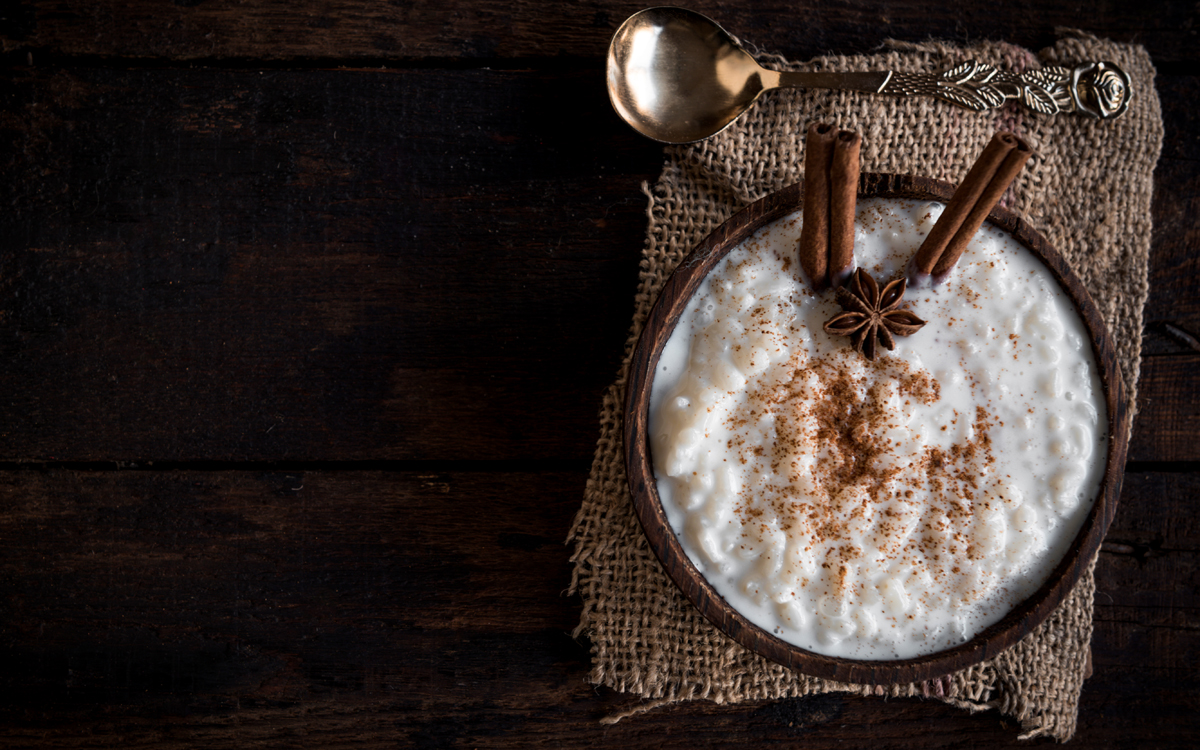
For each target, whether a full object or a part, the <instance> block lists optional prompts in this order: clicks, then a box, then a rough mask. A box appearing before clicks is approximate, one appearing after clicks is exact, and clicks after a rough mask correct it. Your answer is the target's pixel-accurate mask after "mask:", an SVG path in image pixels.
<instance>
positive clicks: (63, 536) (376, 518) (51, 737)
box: [0, 470, 1200, 748]
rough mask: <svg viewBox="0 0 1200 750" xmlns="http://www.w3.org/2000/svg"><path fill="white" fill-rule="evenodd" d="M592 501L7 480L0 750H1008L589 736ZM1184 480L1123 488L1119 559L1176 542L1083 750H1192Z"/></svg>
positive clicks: (732, 716) (1136, 576) (698, 726)
mask: <svg viewBox="0 0 1200 750" xmlns="http://www.w3.org/2000/svg"><path fill="white" fill-rule="evenodd" d="M583 480H584V477H583V475H582V474H581V473H577V472H562V473H529V472H510V473H503V472H495V473H494V472H437V473H422V472H344V471H343V472H319V471H307V472H297V473H286V472H233V471H229V472H194V471H193V472H185V471H178V472H176V471H168V472H163V471H107V472H86V471H83V472H81V471H50V472H37V471H12V470H9V471H5V472H0V496H3V497H4V498H5V504H4V508H3V513H2V514H0V541H3V544H2V545H0V580H2V582H3V589H4V591H5V598H4V600H3V604H2V605H0V606H3V611H4V617H3V619H0V654H2V655H3V660H2V662H0V663H3V665H4V666H3V667H2V668H0V698H2V700H0V743H3V744H5V746H15V745H27V746H31V747H55V746H58V747H64V746H74V745H76V744H79V743H87V744H89V745H90V746H122V747H178V746H184V745H187V744H189V743H190V744H193V745H194V744H195V743H203V744H204V745H205V746H206V747H231V746H234V745H237V744H239V743H241V745H242V746H245V745H246V744H247V743H250V742H254V741H262V742H285V741H289V738H294V739H295V741H297V742H303V743H305V744H307V745H309V746H312V745H315V744H328V745H331V746H347V747H349V746H354V747H375V746H383V745H384V744H385V743H389V742H390V743H396V742H399V743H400V744H407V745H413V746H422V745H424V746H458V745H462V746H476V745H478V746H496V747H528V746H531V745H536V744H538V743H541V744H546V745H556V744H557V745H579V744H583V743H595V742H596V741H600V742H602V743H603V744H605V745H611V746H623V747H624V746H629V747H652V746H661V747H680V748H682V747H695V746H709V745H715V744H722V743H727V744H729V745H730V746H734V745H741V746H745V745H751V746H758V745H762V744H766V743H770V742H784V741H795V740H796V739H798V738H801V737H802V738H803V741H804V742H805V744H806V746H811V747H816V748H825V747H833V746H835V745H839V743H841V746H845V744H846V743H849V744H854V743H855V742H860V743H861V742H865V741H868V740H873V741H882V742H885V743H886V744H888V746H894V747H900V748H910V747H911V748H917V747H956V746H961V743H962V742H963V738H964V737H967V738H970V739H971V741H972V742H974V743H975V744H978V745H982V746H988V747H993V746H1000V747H1007V746H1013V747H1015V746H1017V744H1018V743H1017V740H1016V734H1017V733H1018V732H1017V729H1016V728H1015V727H1014V726H1013V723H1012V722H1011V721H1010V720H1005V719H1002V718H1000V717H999V715H998V714H996V713H995V712H989V713H986V714H982V715H978V716H971V715H968V714H966V713H964V712H961V711H959V710H957V709H952V708H949V707H946V706H940V705H937V704H934V703H930V702H922V701H882V700H859V699H851V698H846V697H839V696H834V697H827V698H819V699H810V700H804V701H784V702H782V703H756V704H752V705H746V706H726V707H719V706H714V705H712V704H708V703H703V702H699V703H693V704H689V705H686V706H679V707H673V708H668V709H664V710H659V711H655V712H651V713H650V714H647V715H645V716H643V717H639V718H635V719H632V720H626V721H624V722H621V723H620V724H617V725H616V726H611V727H602V726H600V725H599V724H598V720H599V719H600V718H601V717H603V716H605V715H607V714H610V713H613V712H615V711H618V710H622V709H623V708H626V707H628V706H629V705H630V704H631V702H630V700H629V699H628V698H627V697H624V696H621V695H618V694H615V693H612V692H611V691H607V690H602V691H598V692H597V691H594V690H593V688H592V687H590V686H589V685H587V683H586V673H587V669H588V655H587V650H586V643H578V642H576V641H574V640H572V639H571V637H570V635H569V633H570V631H571V630H572V629H573V627H574V625H575V623H576V622H577V618H578V616H579V603H578V601H577V600H576V599H573V598H569V597H566V596H564V590H565V588H566V586H567V583H568V580H569V575H570V567H569V562H568V555H569V549H568V548H567V547H565V546H564V545H563V543H562V542H563V539H564V538H565V535H566V531H567V529H568V527H569V525H570V522H571V518H572V517H573V515H574V513H575V511H576V510H577V508H578V505H579V501H580V497H581V493H582V488H583ZM1198 481H1200V480H1198V479H1197V478H1196V477H1193V476H1190V475H1188V476H1179V475H1172V474H1135V475H1131V476H1130V478H1129V481H1128V482H1127V484H1126V492H1125V496H1124V497H1123V498H1122V504H1123V508H1122V512H1121V513H1119V514H1118V521H1117V523H1116V525H1115V526H1114V530H1113V533H1112V535H1111V537H1110V538H1111V539H1113V540H1116V542H1118V543H1129V542H1131V540H1132V541H1134V542H1136V540H1137V539H1141V538H1143V535H1145V534H1157V533H1162V534H1164V536H1163V540H1164V543H1163V544H1161V545H1160V546H1159V547H1158V548H1157V551H1156V552H1155V555H1157V557H1155V558H1152V559H1153V560H1156V561H1157V562H1154V563H1153V564H1150V565H1146V564H1144V563H1143V562H1139V561H1138V558H1137V557H1136V556H1131V555H1126V554H1123V553H1120V552H1118V553H1105V554H1103V555H1102V557H1101V564H1100V571H1099V576H1098V580H1099V591H1100V592H1101V593H1100V594H1098V595H1097V628H1096V638H1095V641H1094V648H1095V663H1096V675H1095V676H1094V677H1093V678H1092V679H1091V680H1090V681H1089V682H1088V684H1087V687H1086V688H1085V694H1084V701H1083V706H1082V712H1081V734H1080V736H1079V737H1078V738H1077V740H1076V742H1077V743H1078V746H1080V747H1109V746H1112V744H1121V743H1123V742H1129V743H1135V742H1136V741H1137V738H1139V737H1142V738H1144V737H1145V736H1147V735H1146V732H1147V731H1150V732H1151V736H1153V737H1154V738H1155V739H1156V741H1158V744H1156V746H1162V747H1170V746H1183V743H1184V742H1185V741H1186V740H1187V739H1188V738H1189V737H1190V736H1191V731H1192V728H1194V705H1193V697H1192V696H1194V684H1193V681H1194V676H1193V672H1194V669H1193V665H1194V663H1195V658H1196V657H1197V656H1198V654H1197V648H1198V646H1200V627H1197V623H1196V621H1195V617H1196V612H1197V609H1196V606H1195V603H1196V601H1197V598H1196V588H1195V587H1196V584H1197V579H1196V573H1197V563H1198V558H1200V548H1198V546H1197V541H1198V539H1197V535H1196V529H1197V528H1198V526H1200V510H1198V509H1197V508H1196V506H1195V504H1194V503H1192V502H1190V497H1191V496H1193V495H1194V492H1195V490H1196V489H1197V487H1196V485H1197V482H1198ZM1122 540H1124V541H1122ZM1139 565H1140V566H1142V567H1141V568H1140V569H1138V570H1135V569H1134V568H1135V567H1136V566H1139ZM1139 570H1140V572H1139ZM1147 591H1151V592H1153V591H1158V592H1162V593H1161V594H1157V595H1155V596H1158V597H1159V598H1158V599H1157V600H1148V599H1147V598H1146V594H1145V592H1147ZM1169 592H1174V594H1173V596H1174V599H1173V600H1168V599H1167V598H1164V597H1166V596H1168V594H1169Z"/></svg>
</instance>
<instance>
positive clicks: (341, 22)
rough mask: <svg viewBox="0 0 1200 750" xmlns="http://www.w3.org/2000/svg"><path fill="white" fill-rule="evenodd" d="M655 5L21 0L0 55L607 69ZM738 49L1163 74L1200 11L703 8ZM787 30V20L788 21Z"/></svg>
mask: <svg viewBox="0 0 1200 750" xmlns="http://www.w3.org/2000/svg"><path fill="white" fill-rule="evenodd" d="M644 7H647V6H646V4H645V3H639V2H588V3H569V4H568V3H538V2H533V1H532V0H507V1H506V0H477V1H475V2H469V1H467V0H449V1H446V2H430V1H429V0H419V1H418V2H389V3H377V2H368V1H367V0H329V1H327V2H321V3H308V4H307V5H301V6H299V7H297V5H296V3H289V2H284V0H245V1H243V2H238V3H229V2H219V1H218V0H175V1H174V2H173V3H171V4H167V3H162V2H155V0H91V1H90V2H89V1H88V0H65V1H64V0H21V2H19V3H18V5H17V8H16V9H15V10H13V11H10V12H8V13H7V14H5V17H4V19H3V21H2V22H0V24H2V25H0V44H3V49H5V50H10V51H18V52H23V51H34V53H35V55H39V54H42V53H48V54H50V55H69V56H80V55H86V56H92V55H96V56H101V57H123V58H134V59H136V58H166V59H171V60H194V59H228V58H250V59H256V60H288V59H295V58H320V59H337V60H347V61H353V60H359V59H364V58H365V59H370V60H373V61H374V60H394V61H399V62H405V61H411V60H421V59H427V58H435V59H436V58H449V59H467V60H470V59H494V58H500V59H515V60H521V59H523V58H531V57H533V58H537V57H559V56H565V57H576V58H578V57H584V58H592V59H596V58H600V57H602V56H603V55H604V52H605V50H606V48H607V44H608V40H609V38H610V37H611V36H612V33H613V32H614V31H615V30H616V28H617V26H618V25H620V23H621V22H622V21H623V20H625V18H627V17H628V16H630V15H631V14H633V13H635V12H637V11H638V10H641V9H642V8H644ZM688 7H689V8H691V9H693V10H697V11H700V12H702V13H705V14H706V15H709V16H710V17H712V18H714V19H715V20H716V21H717V22H719V23H721V24H722V25H724V26H725V27H726V28H727V29H729V31H731V32H732V33H733V34H734V35H736V36H738V37H739V38H742V39H745V40H747V41H748V42H751V43H753V44H755V45H757V46H758V47H760V48H762V49H768V50H773V51H778V52H781V53H785V54H787V55H790V56H793V57H799V58H807V57H812V56H815V55H818V54H824V53H826V52H827V51H829V50H838V51H840V52H846V53H855V52H868V51H872V50H874V49H876V48H878V47H879V45H880V44H882V43H883V42H884V41H885V40H887V39H904V40H909V41H924V40H925V39H928V38H931V37H932V38H941V39H949V40H951V41H957V42H968V41H972V42H973V41H977V40H979V39H1004V40H1007V41H1009V42H1012V43H1013V44H1017V45H1020V46H1023V47H1028V48H1031V49H1035V50H1036V49H1040V48H1042V47H1045V46H1048V45H1050V44H1052V43H1053V42H1054V39H1055V37H1054V29H1055V28H1056V27H1060V26H1066V27H1072V28H1084V29H1086V30H1088V31H1091V32H1093V33H1095V34H1097V35H1099V36H1102V37H1107V38H1110V39H1114V40H1118V41H1132V42H1137V43H1138V44H1142V45H1145V46H1146V48H1147V49H1148V50H1149V51H1150V53H1151V54H1152V55H1154V57H1155V60H1156V61H1158V62H1174V61H1178V60H1192V59H1194V56H1193V52H1192V48H1191V47H1190V46H1189V45H1190V44H1191V43H1192V41H1193V38H1192V37H1191V36H1190V33H1191V30H1193V29H1194V28H1195V26H1196V25H1198V24H1200V13H1198V12H1197V10H1196V9H1195V8H1194V7H1192V6H1189V5H1187V4H1184V3H1172V2H1164V1H1161V0H1160V1H1159V2H1146V3H1107V4H1102V5H1097V6H1090V7H1088V8H1087V9H1083V8H1080V7H1077V6H1072V5H1069V4H1066V3H1062V4H1053V5H1042V6H1039V7H1038V12H1037V13H1033V12H1030V10H1031V9H1030V7H1028V6H1025V5H1022V4H1011V3H993V4H991V5H987V6H979V7H978V8H964V9H960V12H953V13H952V12H948V9H947V8H946V6H945V4H944V3H940V2H935V1H934V0H902V1H899V2H892V3H889V4H888V5H887V6H886V7H885V6H881V5H879V4H878V3H876V2H871V1H870V0H843V1H842V2H838V3H836V4H828V3H816V2H807V3H802V4H796V3H787V2H780V1H779V0H772V1H770V2H762V3H754V4H753V6H752V7H739V6H738V5H737V4H731V3H728V2H722V1H721V0H695V2H691V3H689V4H688ZM785 19H787V20H785Z"/></svg>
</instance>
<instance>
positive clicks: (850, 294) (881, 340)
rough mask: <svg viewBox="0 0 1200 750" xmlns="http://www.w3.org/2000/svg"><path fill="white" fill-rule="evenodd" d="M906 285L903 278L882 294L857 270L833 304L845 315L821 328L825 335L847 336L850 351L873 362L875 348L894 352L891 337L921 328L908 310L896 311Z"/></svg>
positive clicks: (891, 284) (872, 282) (895, 281)
mask: <svg viewBox="0 0 1200 750" xmlns="http://www.w3.org/2000/svg"><path fill="white" fill-rule="evenodd" d="M907 288H908V282H907V281H905V280H904V279H903V278H900V279H896V280H894V281H890V282H888V284H887V286H885V287H884V288H883V291H882V292H880V291H879V284H877V283H875V279H873V278H871V274H869V273H867V272H866V271H864V270H862V269H861V268H860V269H858V270H857V271H855V272H854V276H852V277H851V279H850V283H849V284H847V285H846V286H843V287H841V288H839V289H838V290H837V301H838V304H839V305H841V306H842V309H843V310H845V311H846V312H844V313H840V314H838V315H835V316H834V317H833V318H831V319H830V320H829V322H828V323H826V324H825V332H826V333H830V334H834V335H836V336H849V337H850V341H851V343H853V344H854V348H855V349H857V350H858V351H859V352H861V353H862V354H863V356H865V357H866V358H867V359H870V360H874V359H875V351H876V348H877V347H876V344H877V343H878V344H882V345H883V347H884V348H885V349H888V350H892V349H895V348H896V339H895V338H894V336H910V335H912V334H914V333H916V332H917V331H919V330H920V329H921V326H923V325H925V321H923V320H921V319H920V318H918V317H917V316H916V315H915V314H914V313H913V312H912V311H911V310H901V309H898V308H899V305H900V300H901V299H902V298H903V297H904V291H905V290H906V289H907Z"/></svg>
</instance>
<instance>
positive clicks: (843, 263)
mask: <svg viewBox="0 0 1200 750" xmlns="http://www.w3.org/2000/svg"><path fill="white" fill-rule="evenodd" d="M861 146H862V135H860V134H858V133H851V132H850V131H848V130H843V131H841V132H839V133H838V136H837V140H836V141H834V145H833V166H832V167H831V168H830V176H831V179H830V200H829V283H830V284H831V285H833V286H835V287H837V286H841V285H842V284H844V283H845V282H846V280H847V279H849V278H850V274H852V273H854V209H855V208H856V206H857V203H858V172H859V164H858V153H859V150H860V148H861Z"/></svg>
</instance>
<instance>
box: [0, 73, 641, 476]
mask: <svg viewBox="0 0 1200 750" xmlns="http://www.w3.org/2000/svg"><path fill="white" fill-rule="evenodd" d="M600 80H601V79H600V76H599V74H597V73H578V74H571V75H569V76H568V82H569V83H570V85H569V86H568V88H569V89H572V90H577V91H587V93H575V94H570V93H568V94H566V95H564V94H563V93H562V92H561V91H560V90H559V89H560V86H559V84H560V83H561V82H562V77H561V76H558V75H552V76H551V75H546V74H541V73H528V72H525V73H520V72H518V73H488V72H446V71H419V72H396V71H386V72H379V71H361V72H354V71H351V72H344V71H343V72H337V71H326V72H304V73H284V72H265V73H263V72H259V71H251V72H240V71H178V70H154V71H111V70H78V71H63V72H57V73H49V72H40V71H26V72H24V73H21V74H18V75H17V76H15V80H14V81H10V82H9V83H8V84H6V85H7V87H8V88H7V93H8V96H7V97H6V98H5V101H6V102H8V103H9V106H8V107H7V111H6V112H5V114H4V115H3V118H4V119H3V121H0V127H2V128H3V134H4V136H5V137H7V138H11V139H12V142H14V143H15V144H16V147H15V148H14V149H9V150H5V151H4V152H3V153H2V154H0V160H3V161H4V162H5V163H3V167H4V169H5V174H6V175H9V176H10V177H11V179H10V180H6V181H5V183H4V185H3V186H0V203H2V204H3V205H11V206H13V207H14V209H13V210H12V211H7V212H5V214H4V215H3V216H0V249H2V251H3V255H2V258H0V342H3V343H2V345H3V351H4V354H5V356H4V358H3V362H2V363H0V390H2V391H3V392H5V393H7V394H15V395H14V397H13V398H11V399H4V401H3V403H2V404H0V424H3V427H0V457H4V458H14V459H29V458H34V459H50V458H57V459H79V460H93V459H110V458H118V459H120V458H125V459H134V458H136V459H142V460H145V459H168V458H172V459H190V458H196V457H202V458H212V459H239V458H243V459H244V458H298V457H320V458H324V459H354V458H418V459H427V458H457V457H463V456H469V457H472V458H479V459H502V458H512V457H518V458H520V457H535V456H536V457H538V458H569V459H587V458H589V457H590V456H591V454H592V451H593V449H594V441H595V430H596V424H595V415H596V413H597V410H598V408H599V403H600V394H601V392H602V389H603V388H604V387H605V386H606V385H607V384H608V383H609V382H611V381H612V379H613V378H614V377H615V374H616V371H617V368H618V365H619V362H620V357H621V352H622V348H623V344H624V340H625V337H626V335H627V330H628V324H629V315H630V310H631V309H632V298H633V294H634V289H635V283H636V274H637V264H638V255H639V252H640V249H641V244H642V233H643V231H644V226H645V217H644V210H645V209H644V206H645V197H644V196H643V195H642V194H641V192H640V190H639V187H638V186H639V183H640V181H641V180H642V179H645V178H651V177H653V175H654V173H655V172H657V170H658V168H659V165H660V163H661V156H660V149H659V147H657V146H655V145H650V144H649V143H648V142H645V141H643V140H641V139H639V138H637V137H636V136H634V134H633V133H632V132H630V131H628V130H627V129H626V128H624V127H623V126H620V125H619V123H618V122H617V120H616V118H615V116H614V115H612V113H611V111H610V109H609V106H608V103H607V101H605V100H604V99H603V98H602V97H599V96H595V95H594V92H595V90H597V87H598V86H599V84H600ZM468 92H469V93H468ZM555 103H558V104H561V103H565V104H567V105H568V106H571V107H574V108H575V109H574V110H573V114H572V117H573V118H575V117H577V118H578V119H577V120H572V122H571V123H566V122H560V123H557V124H556V123H548V124H547V125H546V126H545V127H544V128H537V127H534V128H528V129H526V128H524V127H523V126H518V125H517V124H516V123H520V122H521V121H522V120H523V119H524V113H525V112H527V111H537V110H548V109H550V108H551V107H552V104H555ZM503 123H508V124H507V125H506V124H503ZM568 124H570V125H572V126H578V127H579V128H580V130H579V133H580V135H581V136H582V137H581V138H579V139H577V138H576V137H574V136H573V135H567V134H565V133H563V132H560V130H559V125H562V126H566V125H568ZM606 175H612V176H611V177H606ZM531 414H537V415H538V417H537V419H530V418H529V416H530V415H531ZM464 425H470V426H471V429H469V430H466V431H464V430H463V429H462V427H463V426H464ZM164 427H166V428H167V429H164ZM84 436H86V437H84Z"/></svg>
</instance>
